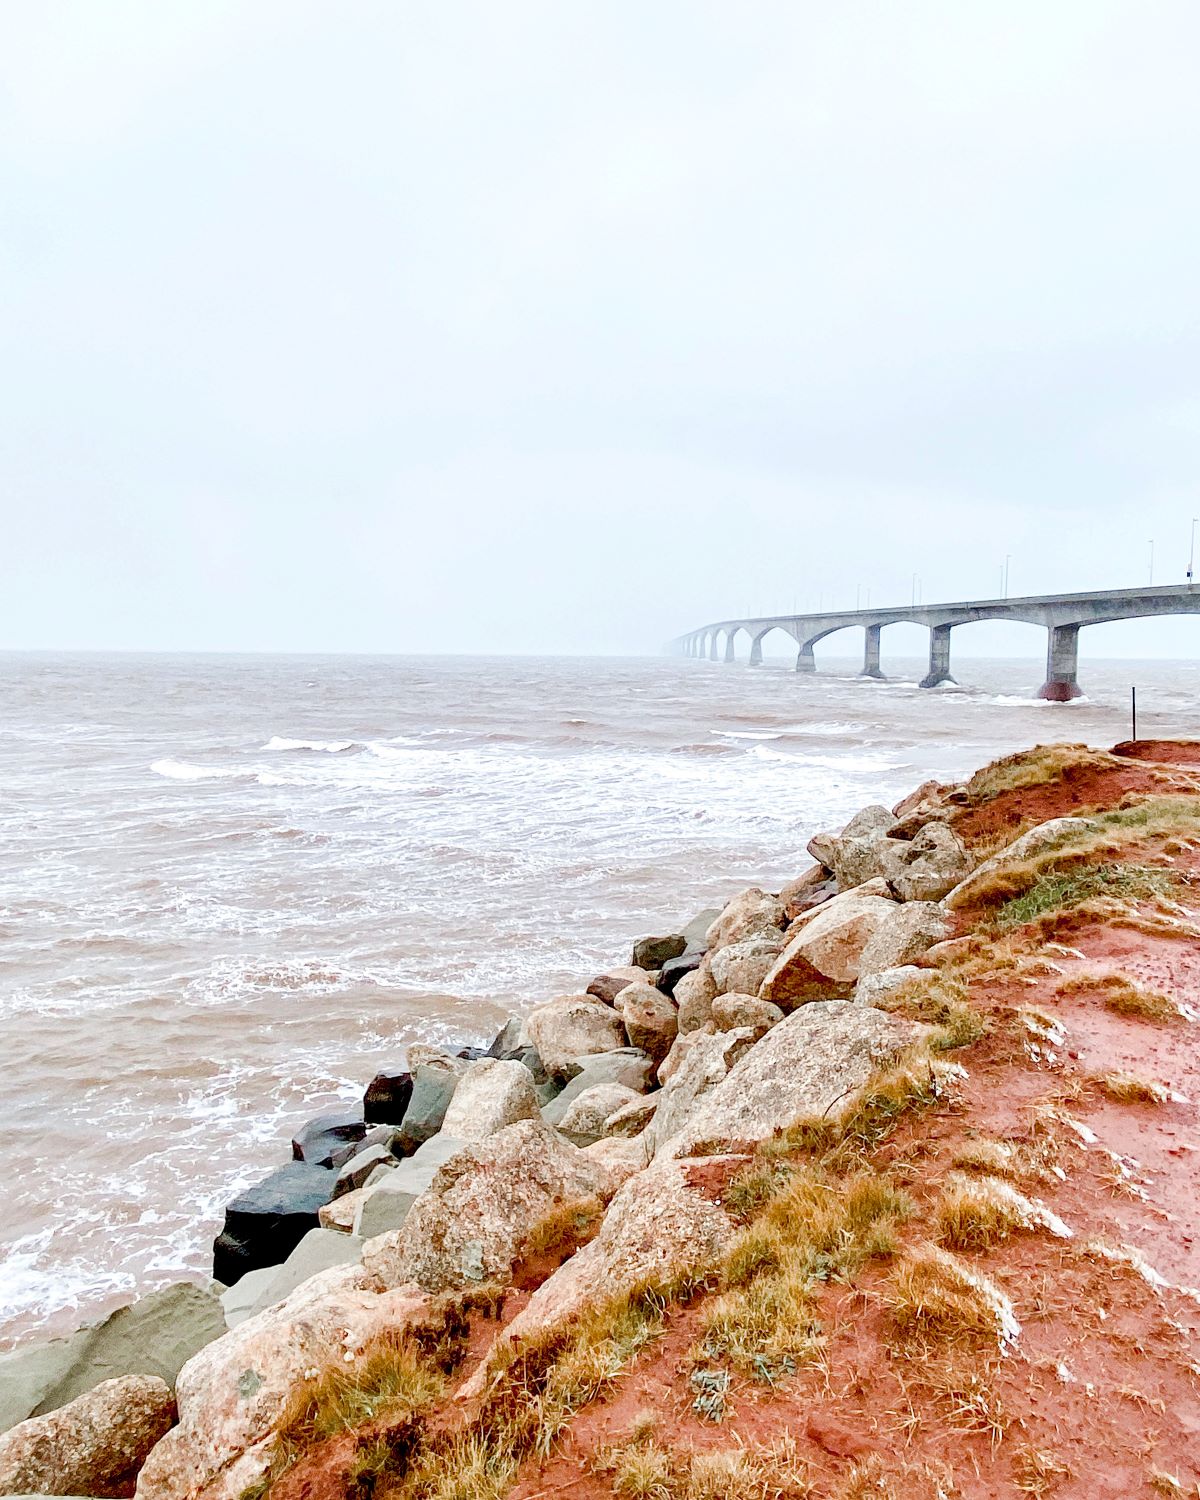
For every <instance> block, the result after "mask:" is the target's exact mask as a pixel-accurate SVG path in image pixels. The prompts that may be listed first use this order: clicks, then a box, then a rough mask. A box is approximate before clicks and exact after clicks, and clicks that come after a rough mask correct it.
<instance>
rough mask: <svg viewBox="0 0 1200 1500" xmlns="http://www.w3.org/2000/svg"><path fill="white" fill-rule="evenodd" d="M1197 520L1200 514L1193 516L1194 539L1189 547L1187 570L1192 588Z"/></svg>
mask: <svg viewBox="0 0 1200 1500" xmlns="http://www.w3.org/2000/svg"><path fill="white" fill-rule="evenodd" d="M1197 521H1200V516H1193V517H1192V540H1191V545H1190V546H1189V547H1188V570H1187V581H1188V588H1191V586H1192V564H1193V563H1194V562H1195V561H1196V522H1197Z"/></svg>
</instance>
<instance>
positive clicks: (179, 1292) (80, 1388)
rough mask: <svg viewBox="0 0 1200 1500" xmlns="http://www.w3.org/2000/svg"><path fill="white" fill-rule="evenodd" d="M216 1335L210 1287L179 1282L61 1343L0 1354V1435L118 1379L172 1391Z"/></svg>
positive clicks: (218, 1322)
mask: <svg viewBox="0 0 1200 1500" xmlns="http://www.w3.org/2000/svg"><path fill="white" fill-rule="evenodd" d="M224 1332H225V1317H224V1314H223V1313H222V1311H221V1303H220V1299H219V1297H218V1295H217V1291H216V1289H215V1288H214V1287H212V1286H194V1285H193V1284H192V1283H190V1282H179V1283H177V1284H176V1285H175V1286H167V1287H163V1288H162V1289H161V1290H159V1291H157V1292H151V1293H149V1295H148V1296H145V1297H141V1298H139V1299H138V1300H137V1301H136V1302H132V1303H130V1304H129V1305H128V1306H127V1307H121V1308H118V1309H117V1310H116V1312H113V1313H110V1314H109V1315H108V1316H107V1317H106V1318H102V1319H101V1320H100V1321H99V1322H96V1323H92V1324H89V1325H87V1326H86V1327H84V1328H80V1329H79V1330H78V1331H77V1332H75V1333H73V1334H71V1335H70V1337H68V1338H62V1339H52V1340H50V1341H48V1342H46V1343H42V1344H34V1345H26V1346H25V1347H24V1348H19V1349H15V1350H13V1351H12V1352H10V1353H8V1354H0V1432H3V1431H6V1430H7V1429H8V1428H10V1427H13V1426H15V1425H16V1424H17V1423H18V1422H23V1421H24V1420H25V1419H26V1417H33V1416H43V1415H44V1414H45V1413H46V1412H49V1411H54V1410H55V1409H56V1408H57V1407H60V1406H65V1405H66V1404H67V1403H68V1402H69V1401H73V1400H74V1399H75V1398H76V1396H81V1395H83V1393H84V1392H85V1391H90V1390H92V1389H94V1387H96V1386H98V1385H99V1384H100V1383H101V1382H102V1381H105V1380H113V1379H116V1378H118V1377H120V1376H123V1375H156V1376H157V1377H158V1378H159V1379H160V1380H164V1381H165V1382H166V1383H167V1385H169V1386H170V1385H174V1384H175V1379H176V1377H177V1376H178V1374H179V1371H180V1370H181V1369H182V1367H183V1365H184V1364H185V1363H186V1362H187V1360H189V1359H191V1357H192V1355H193V1354H195V1353H196V1352H197V1350H199V1349H202V1348H203V1347H204V1346H205V1344H209V1343H211V1342H212V1340H213V1339H216V1338H220V1336H221V1335H222V1334H223V1333H224Z"/></svg>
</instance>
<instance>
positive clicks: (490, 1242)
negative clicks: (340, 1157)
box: [363, 1120, 615, 1292]
mask: <svg viewBox="0 0 1200 1500" xmlns="http://www.w3.org/2000/svg"><path fill="white" fill-rule="evenodd" d="M614 1187H615V1183H614V1181H613V1178H612V1175H611V1173H610V1171H609V1170H608V1169H607V1168H606V1167H605V1165H604V1163H603V1162H601V1161H597V1160H595V1159H594V1158H591V1157H589V1156H588V1155H587V1154H586V1153H585V1152H583V1151H581V1150H579V1148H578V1147H576V1146H572V1145H571V1144H570V1143H569V1142H568V1141H566V1140H564V1139H563V1138H562V1136H560V1135H558V1134H557V1133H556V1132H555V1131H553V1130H551V1129H550V1128H549V1127H547V1126H545V1125H543V1124H542V1123H541V1122H540V1121H535V1120H521V1121H519V1122H518V1123H517V1124H516V1125H509V1126H507V1127H506V1128H505V1129H504V1130H499V1131H497V1132H496V1134H495V1135H491V1136H488V1138H487V1139H486V1140H484V1141H479V1142H477V1143H476V1144H474V1145H470V1146H468V1147H467V1148H466V1149H465V1150H463V1151H460V1152H459V1153H458V1154H457V1155H456V1156H454V1157H453V1158H452V1159H451V1160H450V1161H448V1162H447V1163H446V1164H445V1165H444V1166H443V1167H442V1168H441V1169H440V1170H439V1171H438V1172H437V1174H436V1175H435V1177H434V1179H433V1181H432V1183H431V1184H430V1186H429V1188H428V1190H427V1191H426V1192H424V1193H422V1194H421V1196H420V1198H418V1199H417V1201H416V1202H415V1203H414V1204H413V1206H412V1208H411V1209H410V1210H409V1214H408V1217H407V1218H406V1219H405V1221H404V1223H403V1225H402V1226H401V1228H400V1229H398V1230H395V1231H394V1232H392V1233H390V1234H384V1235H380V1236H378V1237H377V1238H375V1239H371V1240H368V1241H367V1243H366V1245H365V1246H364V1247H363V1265H364V1266H365V1268H366V1269H367V1271H368V1272H369V1273H370V1274H371V1275H373V1276H375V1277H377V1278H378V1279H379V1281H380V1282H381V1283H382V1284H383V1285H384V1286H389V1287H390V1286H400V1285H401V1284H403V1283H406V1282H413V1283H416V1284H417V1285H418V1286H420V1287H422V1288H423V1289H424V1290H425V1291H427V1292H442V1291H452V1290H456V1289H460V1288H463V1287H467V1286H472V1285H476V1284H478V1283H480V1282H484V1281H494V1280H500V1279H503V1278H504V1277H506V1276H507V1275H508V1274H509V1272H510V1271H511V1269H512V1266H513V1264H514V1262H515V1261H516V1259H517V1257H518V1255H519V1254H520V1251H521V1247H522V1245H523V1243H524V1241H525V1240H526V1238H527V1237H528V1235H529V1232H530V1231H531V1230H532V1229H533V1227H534V1225H535V1224H537V1223H538V1221H539V1220H541V1219H543V1218H544V1217H545V1216H546V1215H547V1214H548V1213H549V1212H550V1211H551V1210H552V1209H555V1208H558V1207H560V1206H561V1205H562V1204H564V1203H567V1202H570V1201H571V1200H573V1199H578V1198H594V1197H603V1198H608V1197H609V1196H610V1195H611V1193H612V1191H613V1188H614Z"/></svg>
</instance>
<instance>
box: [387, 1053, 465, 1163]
mask: <svg viewBox="0 0 1200 1500" xmlns="http://www.w3.org/2000/svg"><path fill="white" fill-rule="evenodd" d="M414 1053H416V1054H417V1058H418V1060H417V1061H416V1062H415V1063H413V1068H412V1097H411V1098H410V1099H409V1102H408V1108H407V1109H406V1110H405V1111H404V1119H403V1120H402V1121H401V1124H400V1129H399V1132H398V1141H397V1145H398V1147H399V1150H400V1151H401V1153H402V1154H403V1155H405V1156H407V1155H408V1154H409V1153H410V1152H413V1151H415V1150H416V1149H417V1147H418V1146H420V1145H421V1144H422V1143H423V1142H425V1141H427V1140H429V1139H430V1137H431V1136H435V1135H436V1134H437V1133H438V1131H439V1130H440V1129H441V1128H442V1121H443V1120H444V1119H445V1118H446V1111H447V1110H448V1109H449V1108H450V1101H451V1099H453V1098H454V1090H455V1089H456V1088H457V1087H458V1080H459V1079H460V1078H461V1077H462V1075H463V1074H464V1073H465V1072H466V1070H467V1064H466V1063H465V1062H464V1061H463V1060H462V1059H461V1058H457V1057H449V1056H447V1055H446V1054H445V1053H439V1052H437V1051H436V1050H435V1049H434V1048H431V1047H427V1048H416V1047H410V1048H409V1057H410V1060H411V1058H412V1056H413V1054H414Z"/></svg>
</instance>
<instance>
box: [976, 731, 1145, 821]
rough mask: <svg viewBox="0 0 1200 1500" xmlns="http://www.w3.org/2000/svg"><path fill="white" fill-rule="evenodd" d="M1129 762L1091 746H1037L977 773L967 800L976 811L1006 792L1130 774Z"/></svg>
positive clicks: (992, 764) (1007, 757) (997, 761)
mask: <svg viewBox="0 0 1200 1500" xmlns="http://www.w3.org/2000/svg"><path fill="white" fill-rule="evenodd" d="M1128 769H1129V762H1128V761H1125V760H1121V759H1120V757H1119V756H1116V755H1109V754H1108V753H1107V752H1106V751H1103V750H1091V749H1089V748H1088V746H1087V745H1079V744H1069V743H1064V744H1055V745H1035V746H1034V747H1033V749H1032V750H1022V751H1020V752H1018V753H1017V754H1016V755H1006V756H1004V757H1003V759H1001V760H994V761H992V763H991V764H990V765H987V766H984V767H983V769H982V770H979V771H976V772H975V774H974V776H972V777H971V779H970V780H969V781H968V782H967V800H968V802H969V803H970V805H971V806H972V807H980V806H982V805H983V803H985V802H991V801H993V800H994V799H995V798H996V797H999V796H1000V794H1001V793H1002V792H1014V791H1020V790H1021V789H1022V788H1024V787H1032V786H1046V785H1048V784H1050V783H1052V782H1057V781H1062V780H1063V778H1064V777H1066V776H1068V775H1071V774H1073V773H1076V772H1079V771H1083V770H1096V771H1107V770H1126V771H1127V770H1128Z"/></svg>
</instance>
